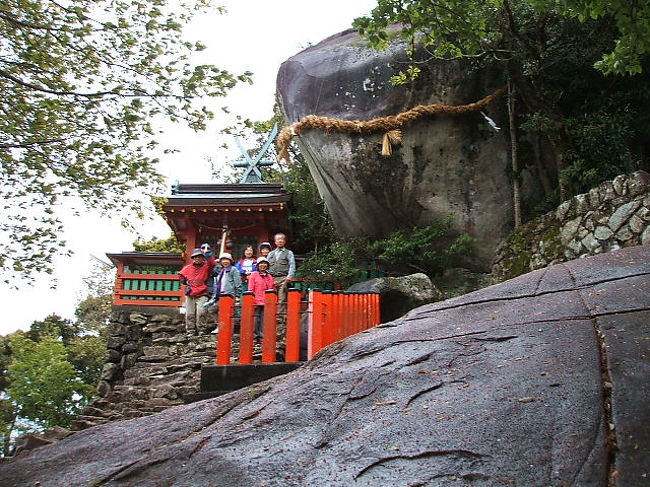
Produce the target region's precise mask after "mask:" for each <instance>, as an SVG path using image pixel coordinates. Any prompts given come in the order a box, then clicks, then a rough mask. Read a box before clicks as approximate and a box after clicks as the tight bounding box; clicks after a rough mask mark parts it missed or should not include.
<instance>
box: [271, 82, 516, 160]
mask: <svg viewBox="0 0 650 487" xmlns="http://www.w3.org/2000/svg"><path fill="white" fill-rule="evenodd" d="M505 91H506V87H503V88H500V89H498V90H497V91H495V92H494V93H492V94H491V95H488V96H486V97H485V98H482V99H481V100H478V101H475V102H474V103H469V104H467V105H456V106H454V105H444V104H442V103H435V104H433V105H418V106H416V107H414V108H411V109H410V110H407V111H405V112H402V113H400V114H398V115H389V116H387V117H381V118H373V119H372V120H366V121H363V120H341V119H337V118H329V117H320V116H318V115H307V116H306V117H303V118H301V119H300V120H299V121H298V122H296V123H294V124H293V125H290V126H289V127H285V128H283V129H282V131H281V132H280V135H278V140H277V143H278V148H279V151H278V161H281V160H283V159H284V160H285V161H287V162H290V161H291V159H290V157H289V144H290V143H291V139H292V138H293V137H294V136H295V135H300V134H301V133H302V132H304V131H305V130H310V129H318V130H322V131H324V132H343V133H348V134H371V133H375V132H384V137H383V140H382V151H381V153H382V155H391V154H392V153H393V148H392V146H393V145H395V144H398V143H399V142H400V141H401V139H402V132H401V130H400V129H401V128H402V126H403V125H404V124H406V123H408V122H412V121H413V120H416V119H418V118H420V117H423V116H426V115H428V116H431V115H462V114H464V113H469V112H475V111H477V110H480V109H481V108H483V107H485V106H487V105H489V104H490V103H492V102H493V101H494V100H495V99H497V98H498V97H500V96H501V95H503V94H504V93H505Z"/></svg>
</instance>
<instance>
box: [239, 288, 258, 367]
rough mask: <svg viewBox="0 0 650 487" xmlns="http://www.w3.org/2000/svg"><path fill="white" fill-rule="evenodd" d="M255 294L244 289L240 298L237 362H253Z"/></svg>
mask: <svg viewBox="0 0 650 487" xmlns="http://www.w3.org/2000/svg"><path fill="white" fill-rule="evenodd" d="M254 313H255V294H254V293H252V292H250V291H246V292H245V293H244V294H243V295H242V299H241V321H240V324H239V363H242V364H252V363H253V326H254V323H253V314H254Z"/></svg>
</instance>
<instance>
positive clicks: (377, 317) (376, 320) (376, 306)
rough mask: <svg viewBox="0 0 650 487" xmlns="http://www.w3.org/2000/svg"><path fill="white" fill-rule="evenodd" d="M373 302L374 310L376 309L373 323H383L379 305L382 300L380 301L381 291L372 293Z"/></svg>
mask: <svg viewBox="0 0 650 487" xmlns="http://www.w3.org/2000/svg"><path fill="white" fill-rule="evenodd" d="M372 304H373V311H374V320H373V323H374V324H375V326H377V325H378V324H380V323H381V307H380V306H379V304H380V301H379V293H373V295H372Z"/></svg>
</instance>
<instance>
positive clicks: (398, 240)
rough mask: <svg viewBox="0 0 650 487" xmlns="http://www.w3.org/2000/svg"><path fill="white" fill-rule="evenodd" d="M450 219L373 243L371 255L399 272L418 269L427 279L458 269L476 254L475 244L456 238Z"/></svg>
mask: <svg viewBox="0 0 650 487" xmlns="http://www.w3.org/2000/svg"><path fill="white" fill-rule="evenodd" d="M452 224H453V219H452V217H451V216H449V217H447V218H445V219H440V220H436V221H434V222H433V223H431V224H430V225H428V226H426V227H415V228H411V229H405V230H398V231H396V232H393V233H392V234H391V235H389V237H388V238H385V239H382V240H377V241H375V242H371V243H370V244H369V245H368V251H369V254H370V255H373V256H374V257H375V258H377V259H378V260H380V261H382V262H383V263H384V264H385V265H386V266H387V267H389V268H391V269H393V270H395V271H397V272H401V273H404V272H409V271H410V269H415V270H417V271H419V272H424V273H425V274H428V275H434V274H437V273H440V272H441V271H442V270H444V269H446V268H450V267H457V266H458V265H459V263H460V262H461V261H462V258H463V257H465V256H468V255H471V254H472V252H473V247H472V245H473V243H474V240H473V239H472V238H471V237H469V236H468V235H465V234H463V235H455V234H454V232H453V231H452Z"/></svg>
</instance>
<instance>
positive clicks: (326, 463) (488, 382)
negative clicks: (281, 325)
mask: <svg viewBox="0 0 650 487" xmlns="http://www.w3.org/2000/svg"><path fill="white" fill-rule="evenodd" d="M649 335H650V247H648V246H638V247H631V248H627V249H622V250H619V251H616V252H610V253H607V254H604V255H599V256H594V257H588V258H585V259H579V260H574V261H571V262H568V263H566V264H558V265H556V266H553V267H550V268H548V269H543V270H538V271H535V272H532V273H530V274H527V275H525V276H521V277H518V278H516V279H513V280H510V281H507V282H505V283H502V284H499V285H496V286H492V287H490V288H486V289H483V290H480V291H477V292H474V293H471V294H468V295H465V296H462V297H459V298H454V299H451V300H448V301H444V302H439V303H434V304H429V305H426V306H423V307H421V308H418V309H416V310H413V311H411V312H410V313H409V314H408V315H407V316H406V317H404V318H403V319H401V320H398V321H395V322H391V323H390V324H387V325H382V326H379V327H377V328H375V329H372V330H369V331H366V332H363V333H361V334H359V335H356V336H354V337H351V338H350V339H348V340H345V341H342V342H338V343H336V344H334V345H332V346H330V347H328V348H326V349H324V350H323V351H322V352H321V353H320V354H319V355H317V357H316V358H315V359H314V360H313V361H311V362H310V363H308V364H307V365H305V366H303V367H301V368H299V369H298V370H296V371H295V372H293V373H291V374H288V375H286V376H284V377H279V378H275V379H272V380H270V381H267V382H264V383H261V384H257V385H254V386H251V387H249V388H247V389H243V390H240V391H235V392H233V393H230V394H228V395H225V396H221V397H218V398H215V399H210V400H206V401H202V402H199V403H194V404H190V405H186V406H177V407H174V408H171V409H168V410H166V411H164V412H162V413H158V414H155V415H152V416H147V417H144V418H138V419H133V420H130V421H121V422H117V423H111V424H106V425H101V426H96V427H93V428H89V429H86V430H83V431H81V432H77V433H75V434H73V435H71V436H69V437H67V438H65V439H63V440H61V441H60V442H58V443H56V444H53V445H49V446H44V447H40V448H37V449H35V450H33V451H31V452H30V453H28V454H25V455H24V456H20V457H17V458H15V459H9V460H3V461H2V462H1V463H0V484H1V485H2V486H3V487H33V486H35V485H41V486H43V487H64V486H65V487H76V486H79V487H81V486H84V487H87V486H91V485H92V486H96V487H97V486H107V487H108V486H114V487H117V486H123V487H126V486H138V487H153V486H157V487H160V486H178V487H190V486H202V487H203V486H206V487H207V486H216V485H227V486H231V487H237V486H242V487H243V486H246V487H249V486H267V487H274V486H278V487H279V486H283V487H291V486H296V487H297V486H301V487H302V486H312V485H319V486H399V487H406V486H412V487H413V486H447V485H457V486H461V485H462V486H470V485H471V486H473V487H488V486H489V487H494V486H499V485H513V486H526V487H548V486H561V485H563V486H569V485H571V486H579V487H591V486H594V487H596V486H598V487H606V486H610V487H611V486H619V487H623V486H626V487H642V486H647V485H648V476H649V475H650V409H649V408H648V397H650V367H649V360H650V341H649V340H648V336H649ZM609 479H611V481H610V480H609Z"/></svg>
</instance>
